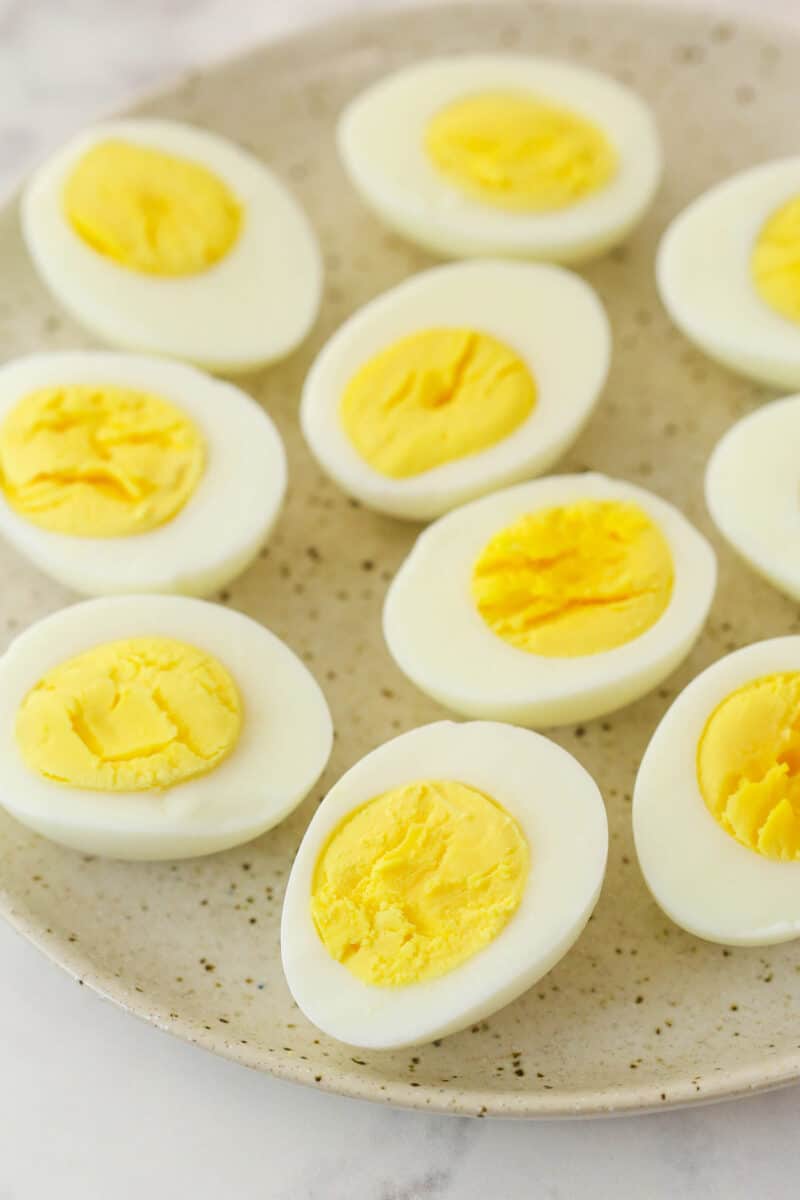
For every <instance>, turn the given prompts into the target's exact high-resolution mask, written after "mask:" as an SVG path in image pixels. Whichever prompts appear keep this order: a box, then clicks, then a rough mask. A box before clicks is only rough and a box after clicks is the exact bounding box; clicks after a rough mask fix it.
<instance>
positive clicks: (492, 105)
mask: <svg viewBox="0 0 800 1200" xmlns="http://www.w3.org/2000/svg"><path fill="white" fill-rule="evenodd" d="M425 149H426V151H427V153H428V156H429V158H430V160H431V162H432V163H433V164H434V166H435V167H436V168H437V169H438V170H439V171H440V172H441V173H442V174H443V175H444V176H445V178H446V179H448V180H449V182H450V183H452V184H454V185H455V186H456V187H458V188H459V189H460V190H461V191H463V192H465V193H466V194H467V195H468V196H471V197H473V198H474V199H476V200H481V201H483V202H484V203H485V204H492V205H495V206H496V207H498V208H505V209H511V210H515V211H519V212H550V211H554V210H557V209H562V208H566V207H568V206H569V205H571V204H575V203H577V202H578V201H579V200H583V199H584V198H585V197H587V196H590V195H591V194H592V193H594V192H597V191H599V190H600V188H602V187H604V186H605V185H606V184H607V183H608V182H609V180H610V179H611V178H612V177H613V175H614V174H615V172H616V170H617V153H616V150H615V149H614V147H613V146H612V145H611V143H610V142H609V140H608V138H607V137H606V135H605V134H604V133H603V131H602V130H601V129H600V128H598V126H596V125H594V124H593V123H592V122H591V121H589V120H587V118H586V117H583V116H581V115H580V114H578V113H576V112H572V111H570V109H567V108H562V107H560V106H558V105H555V104H551V103H549V102H548V101H547V100H543V99H540V98H539V97H537V96H534V95H529V94H527V93H525V92H502V91H500V92H480V93H478V94H476V95H472V96H465V97H464V98H463V99H461V100H456V101H455V102H454V103H452V104H449V105H447V107H446V108H443V109H441V110H440V111H439V112H438V113H436V115H435V116H434V117H433V118H432V120H431V121H430V122H429V124H428V127H427V129H426V131H425Z"/></svg>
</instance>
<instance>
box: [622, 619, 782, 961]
mask: <svg viewBox="0 0 800 1200" xmlns="http://www.w3.org/2000/svg"><path fill="white" fill-rule="evenodd" d="M798 670H800V637H784V638H774V639H772V640H771V641H767V642H756V643H755V644H754V645H752V646H745V647H744V649H742V650H736V651H735V652H734V653H733V654H729V655H727V656H726V657H725V658H722V659H720V660H719V661H718V662H715V663H713V664H712V666H710V667H708V668H707V669H706V670H705V671H703V673H702V674H701V675H698V676H697V678H696V679H694V680H692V682H691V683H690V684H689V686H688V687H687V688H685V689H684V691H682V692H681V694H680V695H679V696H678V698H677V699H676V700H675V701H674V703H673V704H672V705H671V707H670V708H669V709H668V710H667V713H666V715H665V716H664V717H663V719H662V721H661V723H660V725H659V726H658V728H657V729H656V731H655V733H654V734H653V738H652V740H651V742H650V744H649V746H648V747H647V750H646V751H645V755H644V758H643V759H642V763H641V766H640V768H639V773H638V775H637V778H636V786H635V789H634V795H633V833H634V838H635V842H636V853H637V855H638V857H639V864H640V866H641V868H642V873H643V875H644V877H645V882H646V883H647V886H648V888H649V889H650V891H651V893H652V895H653V898H654V899H655V901H656V903H657V904H658V905H659V906H660V907H661V908H662V909H663V910H664V912H665V913H666V914H667V916H668V917H670V918H671V919H672V920H673V921H674V922H675V923H676V924H677V925H680V926H681V927H682V928H683V929H686V930H688V931H689V933H694V934H696V935H697V936H698V937H701V938H705V939H706V940H707V941H710V942H720V943H722V944H723V945H729V946H770V945H773V944H774V943H776V942H785V941H788V940H790V939H791V938H795V937H798V936H800V863H795V862H776V861H773V860H772V859H768V858H765V857H764V856H763V855H761V854H757V853H756V852H755V851H753V850H750V849H748V848H747V847H746V846H742V845H740V844H739V843H738V842H737V841H736V840H735V839H734V838H733V837H731V835H730V834H729V833H726V831H725V830H724V829H723V828H722V826H721V825H720V824H719V822H718V821H717V820H716V819H715V818H714V817H713V816H712V814H711V813H710V812H709V811H708V809H707V808H706V804H705V801H704V800H703V796H702V793H701V791H700V787H699V784H698V782H697V745H698V742H699V740H700V736H701V734H702V732H703V729H704V728H705V724H706V721H707V720H708V718H709V717H710V716H711V713H712V712H713V711H714V709H715V708H716V707H717V705H719V704H720V703H721V702H722V701H723V700H724V699H725V697H726V696H728V695H730V693H731V692H733V691H735V690H736V689H737V688H739V687H742V686H743V685H744V684H746V683H748V682H749V681H750V680H753V679H758V678H760V677H761V676H764V675H773V674H776V673H778V672H781V671H798Z"/></svg>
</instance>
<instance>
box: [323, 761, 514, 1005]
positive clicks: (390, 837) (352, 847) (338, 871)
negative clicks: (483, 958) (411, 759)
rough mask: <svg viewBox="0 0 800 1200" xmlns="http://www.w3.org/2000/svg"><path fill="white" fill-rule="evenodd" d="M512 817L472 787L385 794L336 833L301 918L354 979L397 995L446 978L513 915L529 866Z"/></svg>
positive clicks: (432, 783) (445, 783)
mask: <svg viewBox="0 0 800 1200" xmlns="http://www.w3.org/2000/svg"><path fill="white" fill-rule="evenodd" d="M529 857H530V855H529V850H528V843H527V841H526V840H525V836H524V834H523V832H522V830H521V829H520V827H519V825H518V824H517V822H516V821H515V820H514V818H513V817H512V816H511V815H510V814H509V813H508V812H506V811H505V809H503V808H501V807H500V805H499V804H497V803H496V802H495V801H494V800H491V799H490V798H489V797H488V796H485V795H484V794H483V793H482V792H479V791H476V790H475V788H472V787H469V786H468V785H467V784H464V783H457V782H454V781H452V780H423V781H421V782H419V783H411V784H407V785H406V786H404V787H398V788H394V789H392V790H391V791H389V792H385V793H384V794H383V795H381V796H377V797H375V798H374V799H373V800H370V801H369V802H368V803H367V804H365V805H363V806H362V807H361V808H358V809H356V811H355V812H353V813H351V814H350V816H348V817H346V818H345V820H344V821H342V822H341V824H340V825H339V826H338V827H337V828H336V830H335V831H334V833H333V835H332V836H331V837H330V839H329V840H328V843H327V845H326V846H325V848H324V849H323V851H322V853H321V854H320V856H319V859H318V861H317V864H316V868H315V871H314V878H313V883H312V897H311V915H312V917H313V920H314V924H315V926H316V928H317V932H318V933H319V936H320V938H321V939H322V942H323V944H324V945H325V948H326V949H327V951H328V953H329V954H331V955H332V957H333V958H335V959H336V960H337V961H338V962H340V963H343V964H344V965H345V966H346V967H347V969H348V970H349V971H351V972H352V973H353V974H354V975H355V976H356V977H357V978H358V979H361V980H363V982H364V983H370V984H374V985H375V986H377V987H402V986H405V985H407V984H411V983H420V982H421V981H422V980H425V979H435V978H437V976H439V975H444V974H445V973H446V972H448V971H452V970H453V968H454V967H457V966H458V965H459V963H463V962H464V961H466V959H468V958H471V957H472V955H473V954H476V953H477V952H478V951H479V950H481V949H482V948H483V947H484V946H486V945H487V944H488V943H489V942H491V941H492V940H493V938H495V937H497V935H498V934H499V933H500V931H501V930H502V929H503V928H504V927H505V926H506V925H507V923H508V921H509V920H510V919H511V917H512V916H513V915H514V913H515V912H516V910H517V908H518V907H519V904H520V901H521V899H522V895H523V892H524V890H525V884H526V882H527V877H528V868H529Z"/></svg>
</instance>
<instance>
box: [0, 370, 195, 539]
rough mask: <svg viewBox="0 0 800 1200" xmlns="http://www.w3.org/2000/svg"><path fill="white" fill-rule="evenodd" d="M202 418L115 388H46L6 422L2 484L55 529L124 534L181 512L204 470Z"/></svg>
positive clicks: (26, 511) (20, 508)
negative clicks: (199, 422) (199, 420)
mask: <svg viewBox="0 0 800 1200" xmlns="http://www.w3.org/2000/svg"><path fill="white" fill-rule="evenodd" d="M205 457H206V451H205V444H204V441H203V438H202V435H201V434H200V431H199V430H198V429H197V427H196V426H195V425H194V423H193V422H192V421H191V420H190V419H189V418H188V417H187V416H186V415H185V413H183V412H181V411H180V409H178V408H175V407H174V406H173V405H172V404H169V403H168V402H167V401H166V400H162V399H160V398H159V397H157V396H151V395H148V394H147V393H144V392H137V391H133V390H131V389H130V388H124V387H117V386H116V385H112V384H107V385H106V384H104V385H94V384H70V385H65V386H63V387H49V388H40V389H39V390H38V391H35V392H31V393H30V394H29V395H28V396H25V397H24V399H22V400H21V401H20V402H19V404H17V406H16V407H15V408H14V409H13V410H12V411H11V412H10V413H9V415H8V416H7V417H6V419H5V421H4V422H3V424H2V425H0V488H1V489H2V492H3V494H4V496H5V498H6V500H7V501H8V503H9V504H10V505H11V507H12V508H13V509H14V511H15V512H17V513H19V515H20V516H21V517H24V518H25V519H26V520H27V521H30V522H31V523H32V524H34V525H38V526H39V527H40V528H42V529H47V530H49V531H50V532H51V533H64V534H71V535H73V536H76V537H124V536H126V535H128V534H135V533H145V532H147V530H149V529H154V528H156V527H157V526H159V525H163V524H164V523H165V522H166V521H169V520H170V519H171V518H172V517H174V516H175V514H176V513H177V512H179V510H180V509H181V508H183V506H184V504H185V503H186V502H187V500H188V499H189V497H190V496H191V495H192V493H193V492H194V490H195V488H196V487H197V484H198V483H199V481H200V478H201V476H202V474H203V469H204V466H205Z"/></svg>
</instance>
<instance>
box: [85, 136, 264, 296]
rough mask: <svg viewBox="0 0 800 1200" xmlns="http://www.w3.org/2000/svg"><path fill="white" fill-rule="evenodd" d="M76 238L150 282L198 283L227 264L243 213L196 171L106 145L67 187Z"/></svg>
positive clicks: (136, 149) (90, 153) (168, 157)
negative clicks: (177, 279)
mask: <svg viewBox="0 0 800 1200" xmlns="http://www.w3.org/2000/svg"><path fill="white" fill-rule="evenodd" d="M63 203H64V212H65V214H66V217H67V220H68V221H69V223H70V225H71V226H72V228H73V229H74V231H75V233H77V234H78V236H79V237H80V238H81V239H82V240H83V241H84V242H86V244H87V245H89V246H91V247H92V249H93V250H96V251H97V252H98V254H102V255H103V257H104V258H110V259H112V260H113V261H114V262H116V263H118V264H119V265H120V266H121V267H126V268H127V269H128V270H131V271H139V272H143V273H144V274H147V275H195V274H197V273H198V272H200V271H205V270H207V269H208V268H209V267H212V266H213V265H214V263H216V262H219V260H220V259H221V258H224V257H225V255H226V254H227V253H228V251H229V250H230V249H231V248H232V246H233V244H234V242H235V241H236V239H237V238H238V236H239V232H240V229H241V225H242V209H241V206H240V205H239V202H238V200H237V199H236V197H235V196H234V195H233V193H232V192H231V190H230V188H229V187H228V186H227V184H226V183H225V182H224V181H223V180H222V179H220V178H219V177H218V176H217V175H215V174H214V173H213V172H212V171H209V170H208V169H207V168H206V167H204V166H202V165H201V164H200V163H196V162H192V161H191V160H190V159H186V158H179V157H177V156H176V155H173V154H165V153H164V152H163V151H161V150H151V149H150V148H149V147H147V146H140V145H138V144H136V143H133V142H125V141H120V140H117V139H111V140H109V141H106V142H98V143H97V144H96V145H94V146H92V147H91V149H89V150H87V151H86V153H85V154H84V155H82V157H81V158H80V159H79V160H78V162H77V163H76V165H75V166H74V167H73V169H72V171H71V173H70V175H69V176H68V178H67V181H66V184H65V187H64V196H63Z"/></svg>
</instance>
